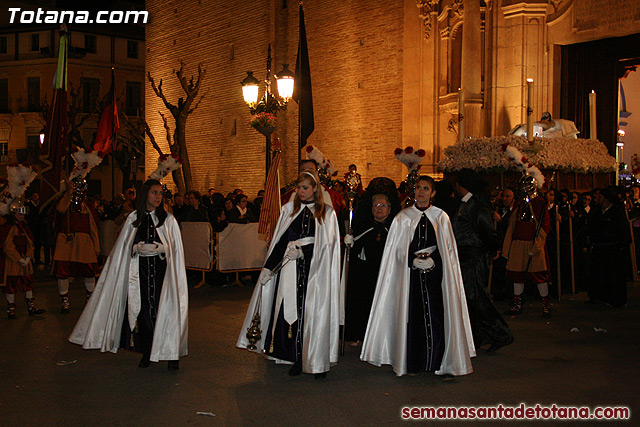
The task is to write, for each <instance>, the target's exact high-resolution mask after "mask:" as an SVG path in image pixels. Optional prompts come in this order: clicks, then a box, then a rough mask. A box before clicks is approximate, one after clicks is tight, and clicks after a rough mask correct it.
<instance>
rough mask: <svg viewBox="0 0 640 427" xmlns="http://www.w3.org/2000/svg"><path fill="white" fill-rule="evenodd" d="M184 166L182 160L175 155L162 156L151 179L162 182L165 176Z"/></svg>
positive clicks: (150, 176)
mask: <svg viewBox="0 0 640 427" xmlns="http://www.w3.org/2000/svg"><path fill="white" fill-rule="evenodd" d="M181 166H182V158H181V157H179V156H178V155H177V154H175V153H171V154H162V155H160V157H158V168H157V169H156V170H155V171H153V173H152V174H151V175H149V178H151V179H157V180H158V181H162V180H163V179H164V177H165V176H167V175H169V174H170V173H171V172H172V171H174V170H176V169H179V168H180V167H181Z"/></svg>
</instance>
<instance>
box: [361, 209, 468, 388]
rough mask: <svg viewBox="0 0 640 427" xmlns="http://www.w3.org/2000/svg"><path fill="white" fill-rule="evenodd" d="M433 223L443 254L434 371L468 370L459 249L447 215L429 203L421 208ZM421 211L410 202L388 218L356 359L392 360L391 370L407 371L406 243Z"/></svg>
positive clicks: (455, 372) (381, 362) (378, 362)
mask: <svg viewBox="0 0 640 427" xmlns="http://www.w3.org/2000/svg"><path fill="white" fill-rule="evenodd" d="M425 213H426V215H427V218H428V220H429V221H430V222H431V224H432V225H433V228H434V230H435V232H436V240H437V242H438V250H439V253H440V256H441V257H442V270H443V273H442V298H443V303H444V337H445V338H444V340H445V349H444V355H443V358H442V364H441V365H440V369H439V370H437V371H436V374H437V375H444V374H451V375H466V374H470V373H471V372H473V368H472V366H471V357H474V356H475V355H476V351H475V347H474V345H473V335H472V332H471V324H470V323H469V313H468V311H467V303H466V298H465V293H464V286H463V284H462V275H461V273H460V264H459V261H458V249H457V247H456V244H455V237H454V235H453V229H452V228H451V222H450V221H449V217H448V216H447V215H446V214H445V213H444V212H443V211H442V210H441V209H439V208H437V207H435V206H432V207H430V208H429V209H427V210H426V211H425ZM421 215H422V211H420V210H419V209H417V208H416V207H415V206H411V207H409V208H406V209H404V210H403V211H401V212H400V213H399V214H398V215H397V216H396V217H395V219H394V220H393V223H392V224H391V229H390V230H389V236H388V237H387V243H386V245H385V248H384V254H383V255H382V262H381V264H380V273H379V274H378V282H377V284H376V293H375V295H374V298H373V304H372V307H371V315H370V316H369V324H368V325H367V332H366V334H365V338H364V342H363V344H362V353H361V354H360V359H361V360H363V361H366V362H369V363H371V364H373V365H376V366H381V365H391V366H393V371H394V372H395V373H396V375H398V376H401V375H404V374H406V373H407V322H408V317H409V309H408V306H409V287H410V270H409V267H408V265H409V245H410V243H411V240H412V239H413V235H414V233H415V230H416V227H417V226H418V223H419V222H420V217H421Z"/></svg>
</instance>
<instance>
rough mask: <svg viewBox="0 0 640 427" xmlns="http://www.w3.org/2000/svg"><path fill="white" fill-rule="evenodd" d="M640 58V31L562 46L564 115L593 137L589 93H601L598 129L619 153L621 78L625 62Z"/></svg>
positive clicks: (561, 107) (598, 106) (613, 149)
mask: <svg viewBox="0 0 640 427" xmlns="http://www.w3.org/2000/svg"><path fill="white" fill-rule="evenodd" d="M630 58H640V34H633V35H630V36H625V37H614V38H610V39H604V40H597V41H593V42H586V43H578V44H573V45H568V46H562V82H561V87H562V96H561V100H560V113H561V117H562V118H566V119H569V120H573V121H574V122H575V123H576V126H577V127H578V129H579V130H580V132H581V133H580V135H579V136H580V137H581V138H588V137H589V125H590V123H589V93H590V92H591V91H592V90H594V91H595V92H596V95H597V123H596V125H597V130H598V139H599V140H600V141H602V142H603V143H604V144H605V145H606V147H607V149H608V150H609V153H610V154H611V155H615V144H616V138H617V131H618V79H619V78H621V77H622V76H623V74H624V64H625V62H626V60H628V59H630Z"/></svg>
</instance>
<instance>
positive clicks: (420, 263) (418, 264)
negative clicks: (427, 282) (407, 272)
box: [413, 257, 436, 271]
mask: <svg viewBox="0 0 640 427" xmlns="http://www.w3.org/2000/svg"><path fill="white" fill-rule="evenodd" d="M435 265H436V263H435V262H433V259H432V258H431V257H429V258H424V259H422V258H418V257H416V258H414V259H413V268H415V269H418V270H426V271H429V270H431V269H433V267H435Z"/></svg>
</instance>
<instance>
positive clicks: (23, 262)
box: [18, 257, 31, 267]
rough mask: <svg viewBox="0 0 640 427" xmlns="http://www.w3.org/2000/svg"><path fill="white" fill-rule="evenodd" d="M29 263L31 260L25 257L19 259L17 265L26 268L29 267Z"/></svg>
mask: <svg viewBox="0 0 640 427" xmlns="http://www.w3.org/2000/svg"><path fill="white" fill-rule="evenodd" d="M30 261H31V259H30V258H29V257H25V258H22V259H19V260H18V263H19V264H20V265H21V266H23V267H26V266H28V265H29V262H30Z"/></svg>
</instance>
